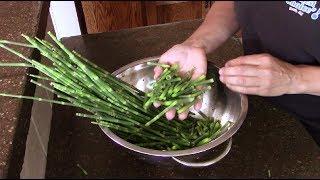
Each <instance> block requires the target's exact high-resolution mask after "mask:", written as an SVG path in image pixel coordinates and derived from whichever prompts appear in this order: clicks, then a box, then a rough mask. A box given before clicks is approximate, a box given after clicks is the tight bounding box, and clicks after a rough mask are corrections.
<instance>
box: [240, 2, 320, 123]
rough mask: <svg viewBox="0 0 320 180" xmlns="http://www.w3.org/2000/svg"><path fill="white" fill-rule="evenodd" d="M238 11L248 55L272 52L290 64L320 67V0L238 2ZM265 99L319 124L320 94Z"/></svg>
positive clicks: (318, 81)
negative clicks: (319, 0)
mask: <svg viewBox="0 0 320 180" xmlns="http://www.w3.org/2000/svg"><path fill="white" fill-rule="evenodd" d="M235 10H236V13H237V18H238V22H239V24H240V27H241V29H242V38H243V47H244V53H245V55H250V54H257V53H258V54H259V53H269V54H271V55H273V56H274V57H277V58H279V59H281V60H283V61H287V62H289V63H291V64H305V65H314V66H319V63H320V2H318V1H251V2H249V1H236V2H235ZM318 43H319V44H318ZM314 83H320V77H315V82H314ZM266 99H268V100H271V101H272V102H274V103H277V104H279V105H280V106H281V107H283V108H285V109H286V110H288V111H290V112H292V113H294V114H296V115H298V116H301V117H303V118H307V119H314V120H318V122H319V123H320V96H314V95H307V94H294V95H282V96H277V97H269V98H266Z"/></svg>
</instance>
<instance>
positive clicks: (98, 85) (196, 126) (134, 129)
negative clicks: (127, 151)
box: [0, 32, 223, 150]
mask: <svg viewBox="0 0 320 180" xmlns="http://www.w3.org/2000/svg"><path fill="white" fill-rule="evenodd" d="M48 35H49V36H50V37H51V38H52V40H53V42H54V43H49V42H48V41H45V40H41V39H39V38H37V37H35V38H33V37H29V36H26V35H22V36H23V37H24V38H25V39H26V41H27V43H19V42H12V41H6V40H0V47H1V48H4V49H6V50H8V51H9V52H11V53H13V54H15V55H17V56H19V57H20V58H22V59H24V60H25V63H0V66H4V67H29V68H35V69H37V70H38V71H39V72H41V73H42V74H44V75H45V76H39V75H36V74H28V75H29V76H31V77H32V78H31V80H30V82H31V83H34V84H35V85H37V86H39V87H41V88H44V89H46V90H48V91H51V92H52V93H54V94H56V95H57V99H55V100H49V99H44V98H41V97H30V96H22V95H13V94H6V93H0V96H6V97H13V98H23V99H30V100H36V101H42V102H48V103H55V104H60V105H65V106H73V107H76V108H81V109H84V110H86V111H87V113H86V114H85V113H76V115H77V116H80V117H85V118H88V119H91V120H92V123H93V124H96V125H99V126H102V127H107V128H109V129H110V130H112V132H114V133H115V134H117V135H118V136H120V137H121V138H123V139H125V140H127V141H128V142H130V143H133V144H136V145H138V146H141V147H146V148H151V149H156V150H181V149H189V148H192V147H195V146H199V145H202V144H205V143H208V142H210V141H211V140H213V139H214V138H216V137H217V136H218V135H219V134H220V133H221V131H222V129H223V127H221V123H220V121H219V120H212V119H209V118H208V117H206V116H205V115H204V114H202V115H203V117H204V118H201V119H196V118H193V117H191V116H190V117H189V118H188V119H187V120H184V121H180V120H173V121H168V120H167V119H166V118H165V117H163V116H162V115H161V113H163V112H164V111H165V109H166V107H160V108H154V107H148V108H144V107H146V106H144V105H145V102H147V101H148V99H149V98H150V97H149V96H150V94H149V96H146V94H145V93H144V92H142V91H140V90H138V89H137V88H135V87H133V86H132V85H130V84H128V83H126V82H124V81H122V80H120V79H118V78H116V77H115V76H113V75H112V74H110V73H109V72H107V71H105V70H104V69H102V68H100V67H98V66H97V65H95V64H94V63H92V62H90V61H89V60H88V59H86V58H85V57H83V56H81V55H80V54H79V53H77V52H75V51H72V50H69V49H68V48H66V47H65V46H64V45H63V44H62V43H61V42H60V41H59V40H58V39H57V38H56V37H55V36H54V35H53V34H52V33H50V32H48ZM9 46H24V47H28V48H35V49H37V50H39V51H40V53H41V55H42V56H44V57H46V59H47V60H49V61H51V65H44V64H43V63H40V62H38V61H36V60H33V59H29V58H28V57H26V56H24V55H23V54H21V53H20V52H18V51H16V50H14V49H13V48H12V47H9ZM171 69H172V68H171ZM170 71H171V70H170ZM164 75H165V74H164ZM173 78H175V77H173ZM38 79H42V80H45V81H49V82H50V86H45V85H43V84H41V83H39V82H38V81H37V80H38ZM167 81H170V82H172V81H171V80H170V79H169V80H166V82H163V83H168V82H167ZM185 82H187V81H185ZM199 82H203V81H199ZM193 83H194V82H193ZM190 87H191V88H190ZM193 87H194V86H190V85H188V86H186V88H185V90H183V91H184V92H185V91H187V90H188V91H187V92H188V93H179V92H182V91H177V90H176V91H177V93H176V97H181V96H182V98H183V96H188V95H190V94H191V95H192V94H194V93H196V92H195V90H194V89H193ZM173 90H175V89H174V88H173ZM176 91H173V92H176ZM157 92H158V89H157V88H155V91H154V92H153V93H157ZM151 94H152V93H151ZM186 94H188V95H186ZM151 97H153V96H151ZM160 97H161V98H163V96H161V95H160ZM160 97H159V98H160ZM164 97H165V100H167V101H166V103H165V104H166V105H169V103H168V101H170V100H171V99H170V98H169V94H165V95H164ZM186 98H187V97H186ZM188 98H190V97H189V96H188ZM156 99H157V98H156ZM191 99H192V98H190V102H192V101H191ZM190 102H187V103H181V104H180V105H183V107H186V105H188V106H189V105H190V104H188V103H190ZM176 104H179V101H177V103H176ZM170 105H171V106H172V104H170ZM170 105H169V106H170ZM183 107H181V108H183ZM155 119H156V120H155Z"/></svg>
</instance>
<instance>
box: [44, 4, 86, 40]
mask: <svg viewBox="0 0 320 180" xmlns="http://www.w3.org/2000/svg"><path fill="white" fill-rule="evenodd" d="M50 15H51V18H52V22H53V26H54V30H55V32H56V36H57V38H58V39H60V38H63V37H70V36H77V35H81V31H80V26H79V21H78V17H77V12H76V8H75V4H74V1H51V2H50Z"/></svg>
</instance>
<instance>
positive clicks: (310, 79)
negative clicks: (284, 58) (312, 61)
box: [290, 65, 320, 96]
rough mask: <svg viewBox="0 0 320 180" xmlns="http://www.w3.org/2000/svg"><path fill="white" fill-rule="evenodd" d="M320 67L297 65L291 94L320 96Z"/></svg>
mask: <svg viewBox="0 0 320 180" xmlns="http://www.w3.org/2000/svg"><path fill="white" fill-rule="evenodd" d="M319 80H320V67H317V66H307V65H297V66H295V76H294V78H293V83H292V84H293V86H292V88H291V89H292V90H291V92H290V94H311V95H316V96H320V81H319Z"/></svg>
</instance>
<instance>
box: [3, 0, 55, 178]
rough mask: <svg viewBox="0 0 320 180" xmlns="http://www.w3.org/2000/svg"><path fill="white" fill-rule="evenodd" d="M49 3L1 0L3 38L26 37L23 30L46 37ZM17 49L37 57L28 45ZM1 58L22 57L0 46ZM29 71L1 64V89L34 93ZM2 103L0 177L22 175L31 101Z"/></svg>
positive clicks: (7, 60)
mask: <svg viewBox="0 0 320 180" xmlns="http://www.w3.org/2000/svg"><path fill="white" fill-rule="evenodd" d="M48 7H49V6H48V5H47V3H44V2H41V1H2V2H0V22H1V26H0V39H5V40H11V41H23V39H24V38H23V37H21V34H22V33H24V34H27V35H30V36H38V37H39V38H43V37H44V33H45V32H44V28H45V26H46V24H45V23H46V18H47V15H48ZM15 48H16V47H15ZM18 50H19V51H21V52H22V53H23V54H25V55H26V56H27V57H30V58H33V59H37V60H38V57H39V56H38V54H37V53H36V52H35V51H32V50H31V49H27V48H18ZM0 61H1V62H22V60H21V59H20V58H19V57H17V56H16V55H13V54H11V53H8V52H7V51H5V50H3V49H0ZM27 71H29V69H27V68H0V92H1V93H10V94H23V95H28V96H33V94H34V89H35V87H34V86H32V85H31V83H28V82H27V78H26V72H27ZM29 72H30V71H29ZM0 104H1V105H0V137H1V138H0V179H2V178H19V177H20V171H21V169H22V164H23V159H24V153H25V148H26V139H27V133H28V129H29V122H30V114H31V107H32V101H23V100H20V99H13V98H6V97H0Z"/></svg>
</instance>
